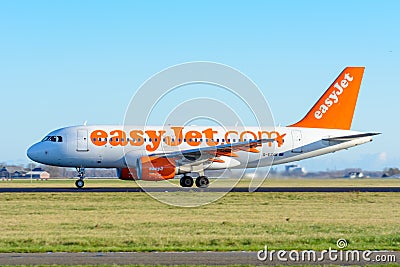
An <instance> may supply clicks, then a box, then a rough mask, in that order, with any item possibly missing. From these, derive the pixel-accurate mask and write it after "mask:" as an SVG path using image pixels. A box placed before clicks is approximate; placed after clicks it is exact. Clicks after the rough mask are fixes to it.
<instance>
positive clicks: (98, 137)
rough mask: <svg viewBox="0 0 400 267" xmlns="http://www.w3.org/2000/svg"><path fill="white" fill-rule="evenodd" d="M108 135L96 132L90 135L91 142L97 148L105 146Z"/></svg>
mask: <svg viewBox="0 0 400 267" xmlns="http://www.w3.org/2000/svg"><path fill="white" fill-rule="evenodd" d="M107 137H108V134H107V133H106V132H105V131H103V130H96V131H93V132H92V133H91V134H90V140H92V143H93V144H95V145H96V146H104V145H105V144H107Z"/></svg>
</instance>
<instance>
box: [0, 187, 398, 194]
mask: <svg viewBox="0 0 400 267" xmlns="http://www.w3.org/2000/svg"><path fill="white" fill-rule="evenodd" d="M145 191H146V192H166V193H167V192H227V191H230V192H249V188H247V187H234V188H232V189H230V188H224V187H214V188H212V187H211V188H196V187H193V188H182V187H148V188H140V187H87V188H82V189H78V188H74V187H29V188H16V187H3V188H0V193H91V192H93V193H101V192H104V193H118V192H132V193H137V192H145ZM255 192H321V193H324V192H326V193H342V192H397V193H398V192H400V187H260V188H258V189H257V190H256V191H255Z"/></svg>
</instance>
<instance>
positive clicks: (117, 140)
mask: <svg viewBox="0 0 400 267" xmlns="http://www.w3.org/2000/svg"><path fill="white" fill-rule="evenodd" d="M110 134H111V135H114V134H115V135H114V136H111V137H110V145H112V146H126V144H128V141H127V140H126V133H125V132H124V131H122V130H114V131H111V132H110Z"/></svg>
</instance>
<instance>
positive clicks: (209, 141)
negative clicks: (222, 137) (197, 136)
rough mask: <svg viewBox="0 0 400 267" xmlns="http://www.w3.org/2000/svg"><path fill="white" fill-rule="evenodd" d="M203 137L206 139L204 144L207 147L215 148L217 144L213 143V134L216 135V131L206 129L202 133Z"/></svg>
mask: <svg viewBox="0 0 400 267" xmlns="http://www.w3.org/2000/svg"><path fill="white" fill-rule="evenodd" d="M203 133H204V135H205V137H206V142H207V145H208V146H216V145H218V142H214V134H216V133H218V132H217V131H213V129H211V128H208V129H205V130H204V131H203Z"/></svg>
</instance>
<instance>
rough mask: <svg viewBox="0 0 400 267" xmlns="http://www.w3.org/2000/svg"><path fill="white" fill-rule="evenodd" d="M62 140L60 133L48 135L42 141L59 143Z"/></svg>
mask: <svg viewBox="0 0 400 267" xmlns="http://www.w3.org/2000/svg"><path fill="white" fill-rule="evenodd" d="M62 141H63V138H62V136H60V135H48V136H46V137H45V138H43V140H42V142H58V143H61V142H62Z"/></svg>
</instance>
